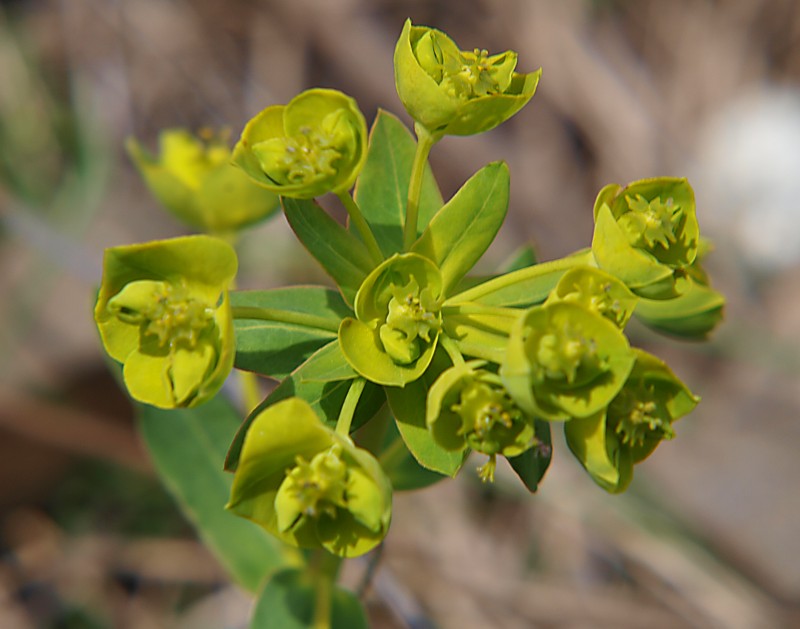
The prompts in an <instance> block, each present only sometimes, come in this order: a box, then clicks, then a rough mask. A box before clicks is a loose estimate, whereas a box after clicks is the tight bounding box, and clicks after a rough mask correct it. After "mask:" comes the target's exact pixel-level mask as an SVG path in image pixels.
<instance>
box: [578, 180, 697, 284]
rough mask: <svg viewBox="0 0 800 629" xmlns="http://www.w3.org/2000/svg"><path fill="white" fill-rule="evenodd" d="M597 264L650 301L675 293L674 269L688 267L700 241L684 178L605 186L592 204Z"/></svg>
mask: <svg viewBox="0 0 800 629" xmlns="http://www.w3.org/2000/svg"><path fill="white" fill-rule="evenodd" d="M594 218H595V231H594V238H593V240H592V252H593V253H594V257H595V259H596V260H597V264H598V266H599V267H600V268H601V269H603V270H605V271H608V272H609V273H611V274H612V275H615V276H617V277H618V278H620V279H621V280H622V281H623V282H624V283H625V284H626V285H627V286H628V287H629V288H630V289H631V290H632V291H633V292H635V293H637V294H638V295H641V296H642V297H648V298H651V299H666V298H671V297H674V296H675V295H676V294H677V291H676V288H675V281H674V273H675V271H680V270H683V269H686V268H687V267H689V266H691V265H692V263H693V262H694V261H695V258H696V257H697V248H698V244H699V239H700V232H699V227H698V224H697V216H696V213H695V200H694V191H693V190H692V187H691V186H690V185H689V182H688V181H686V179H678V178H673V177H659V178H655V179H643V180H641V181H635V182H633V183H630V184H628V185H627V186H625V187H624V188H623V187H622V186H619V185H617V184H611V185H608V186H606V187H605V188H603V189H602V190H601V191H600V193H599V194H598V196H597V200H596V201H595V206H594Z"/></svg>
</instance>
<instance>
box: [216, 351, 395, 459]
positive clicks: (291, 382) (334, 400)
mask: <svg viewBox="0 0 800 629" xmlns="http://www.w3.org/2000/svg"><path fill="white" fill-rule="evenodd" d="M314 369H315V367H314V365H313V363H312V362H311V361H307V362H306V363H303V364H302V365H301V366H300V367H299V368H298V369H296V370H295V371H294V372H292V373H291V374H290V375H289V376H288V377H287V378H285V379H284V380H283V381H282V382H281V383H280V384H279V385H278V386H277V387H276V388H275V389H274V390H273V391H272V393H270V394H269V395H268V396H267V399H265V400H264V401H263V402H262V403H261V404H259V405H258V406H257V407H256V408H255V409H254V410H253V412H251V413H250V415H248V416H247V418H246V419H245V420H244V422H242V425H241V426H240V427H239V430H238V431H236V435H235V436H234V438H233V441H232V442H231V445H230V449H229V450H228V456H227V457H226V459H225V469H226V470H228V471H229V472H233V471H235V470H236V467H237V466H238V464H239V455H240V454H241V450H242V444H243V443H244V436H245V434H247V430H248V429H249V428H250V424H252V423H253V420H254V419H255V418H256V417H257V416H258V414H259V413H260V412H261V411H263V410H264V409H265V408H266V407H267V406H271V405H272V404H275V403H276V402H280V401H281V400H285V399H286V398H290V397H299V398H302V399H304V400H305V401H306V402H308V403H309V404H310V405H311V407H312V408H313V409H314V412H316V413H317V415H319V417H320V418H321V419H322V420H323V421H324V422H325V423H326V424H327V425H328V426H329V427H330V428H334V427H335V426H336V420H337V419H338V418H339V411H340V410H341V408H342V404H343V403H344V399H345V397H346V396H347V391H348V390H349V389H350V383H351V380H333V381H320V380H307V379H306V376H305V374H306V370H309V372H313V370H314ZM385 401H386V398H385V396H384V394H383V389H382V388H381V387H379V386H377V385H375V384H373V383H371V382H367V384H366V386H365V387H364V391H363V392H362V393H361V397H360V398H359V400H358V405H357V406H356V411H355V415H354V416H353V423H352V424H351V427H350V430H351V432H352V431H354V430H356V429H358V428H359V427H360V426H362V425H364V424H365V423H366V422H368V421H369V420H370V419H372V418H373V417H374V416H375V415H376V414H377V413H378V411H379V410H380V408H381V407H382V406H383V404H384V402H385Z"/></svg>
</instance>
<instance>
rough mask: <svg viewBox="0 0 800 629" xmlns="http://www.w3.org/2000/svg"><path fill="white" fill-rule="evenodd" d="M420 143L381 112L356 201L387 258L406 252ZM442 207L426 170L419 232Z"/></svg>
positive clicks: (400, 125)
mask: <svg viewBox="0 0 800 629" xmlns="http://www.w3.org/2000/svg"><path fill="white" fill-rule="evenodd" d="M415 150H416V142H415V141H414V138H413V136H412V135H411V132H410V131H409V130H408V129H407V128H406V126H405V125H404V124H403V123H402V122H400V120H399V119H398V118H396V117H395V116H394V115H393V114H390V113H389V112H387V111H384V110H379V111H378V115H377V116H376V117H375V123H374V125H373V126H372V130H371V131H370V139H369V153H368V155H367V163H366V164H365V165H364V170H362V171H361V174H360V175H359V177H358V181H357V182H356V190H355V200H356V203H358V205H359V207H360V208H361V212H362V214H363V215H364V218H366V220H367V222H368V223H369V225H370V227H371V228H372V231H373V233H374V234H375V239H376V240H377V241H378V244H379V245H380V248H381V251H382V252H383V254H384V255H385V256H387V257H388V256H390V255H391V254H393V253H398V252H400V251H402V249H403V224H404V222H405V216H406V204H407V202H408V184H409V181H410V180H411V166H412V163H413V162H414V152H415ZM440 207H442V195H441V193H440V192H439V188H438V186H437V185H436V180H435V179H434V178H433V173H432V171H431V168H430V166H426V167H425V174H424V176H423V179H422V193H421V196H420V203H419V229H420V230H421V229H422V228H423V227H424V226H425V225H427V224H428V221H429V220H430V218H431V216H433V215H434V213H435V212H436V211H437V210H438V209H439V208H440Z"/></svg>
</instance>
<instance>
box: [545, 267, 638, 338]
mask: <svg viewBox="0 0 800 629" xmlns="http://www.w3.org/2000/svg"><path fill="white" fill-rule="evenodd" d="M558 301H563V302H567V303H574V304H578V305H579V306H583V307H584V308H586V309H587V310H590V311H591V312H594V313H596V314H598V315H600V316H602V317H605V318H606V319H608V320H609V321H611V322H613V323H614V324H615V325H616V326H617V327H618V328H619V329H623V328H624V327H625V325H626V324H627V323H628V321H629V320H630V318H631V315H632V314H633V310H634V308H635V307H636V303H637V302H638V301H639V300H638V298H637V297H636V295H634V294H633V293H632V292H631V291H630V290H628V287H627V286H625V284H623V283H622V282H621V281H620V280H618V279H617V278H616V277H614V276H613V275H611V274H609V273H606V272H604V271H601V270H600V269H596V268H594V267H589V266H581V267H575V268H574V269H570V270H569V271H567V272H566V273H564V275H563V276H562V277H561V279H560V280H559V281H558V284H556V286H555V288H554V289H553V290H552V291H551V292H550V295H549V296H548V297H547V301H546V302H545V303H546V304H551V303H555V302H558Z"/></svg>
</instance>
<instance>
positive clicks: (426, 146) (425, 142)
mask: <svg viewBox="0 0 800 629" xmlns="http://www.w3.org/2000/svg"><path fill="white" fill-rule="evenodd" d="M414 130H415V131H416V133H417V150H416V152H415V153H414V163H413V165H412V166H411V180H410V181H409V182H408V205H407V206H406V222H405V225H404V226H403V250H404V251H410V250H411V245H413V244H414V241H415V240H416V239H417V219H418V217H419V199H420V195H421V194H422V177H423V175H424V174H425V165H426V164H427V163H428V155H429V154H430V152H431V148H433V145H434V144H436V138H434V137H433V136H431V134H430V133H428V131H427V130H426V129H425V128H424V127H423V126H422V125H414Z"/></svg>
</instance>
